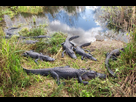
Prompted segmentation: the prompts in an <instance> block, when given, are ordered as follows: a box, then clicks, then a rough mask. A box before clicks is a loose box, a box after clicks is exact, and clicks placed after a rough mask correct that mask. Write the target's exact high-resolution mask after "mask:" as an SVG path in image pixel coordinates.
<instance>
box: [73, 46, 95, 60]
mask: <svg viewBox="0 0 136 102" xmlns="http://www.w3.org/2000/svg"><path fill="white" fill-rule="evenodd" d="M90 44H91V43H85V44H83V45H81V46H77V47H76V48H74V50H75V52H76V53H77V54H79V55H81V56H82V58H81V59H82V60H83V58H84V57H85V58H88V59H91V60H94V61H97V59H96V58H94V57H93V56H92V55H91V54H89V53H85V51H84V50H83V49H82V47H83V46H89V45H90Z"/></svg>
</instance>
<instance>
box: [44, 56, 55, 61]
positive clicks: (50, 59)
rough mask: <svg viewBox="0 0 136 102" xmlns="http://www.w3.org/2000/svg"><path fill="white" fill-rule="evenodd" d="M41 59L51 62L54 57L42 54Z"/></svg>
mask: <svg viewBox="0 0 136 102" xmlns="http://www.w3.org/2000/svg"><path fill="white" fill-rule="evenodd" d="M42 60H44V61H51V62H53V61H55V59H54V58H51V57H49V56H43V57H42Z"/></svg>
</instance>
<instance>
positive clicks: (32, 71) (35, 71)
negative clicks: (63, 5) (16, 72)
mask: <svg viewBox="0 0 136 102" xmlns="http://www.w3.org/2000/svg"><path fill="white" fill-rule="evenodd" d="M22 68H23V70H24V71H25V72H26V73H27V74H30V73H32V74H41V75H42V72H43V71H44V70H43V69H26V68H24V67H22Z"/></svg>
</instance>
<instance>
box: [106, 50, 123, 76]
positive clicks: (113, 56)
mask: <svg viewBox="0 0 136 102" xmlns="http://www.w3.org/2000/svg"><path fill="white" fill-rule="evenodd" d="M121 51H124V48H120V49H115V50H113V51H111V52H110V53H107V55H106V60H105V66H106V68H107V70H108V72H109V73H110V74H111V75H112V76H114V77H115V78H117V76H116V74H115V73H114V72H113V71H112V70H111V69H110V65H109V60H110V59H113V60H117V56H119V55H120V53H121Z"/></svg>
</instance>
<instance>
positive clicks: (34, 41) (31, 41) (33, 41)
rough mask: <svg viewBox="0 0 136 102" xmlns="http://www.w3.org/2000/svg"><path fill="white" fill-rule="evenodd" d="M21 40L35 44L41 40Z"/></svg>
mask: <svg viewBox="0 0 136 102" xmlns="http://www.w3.org/2000/svg"><path fill="white" fill-rule="evenodd" d="M21 42H22V43H26V44H35V43H36V42H39V41H38V40H23V41H21Z"/></svg>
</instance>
